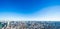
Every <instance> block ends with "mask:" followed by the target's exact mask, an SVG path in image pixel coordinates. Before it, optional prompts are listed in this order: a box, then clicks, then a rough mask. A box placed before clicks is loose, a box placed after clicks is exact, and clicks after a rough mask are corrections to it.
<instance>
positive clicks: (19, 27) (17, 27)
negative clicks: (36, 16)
mask: <svg viewBox="0 0 60 29" xmlns="http://www.w3.org/2000/svg"><path fill="white" fill-rule="evenodd" d="M0 29H60V22H52V21H9V22H8V21H2V22H1V21H0Z"/></svg>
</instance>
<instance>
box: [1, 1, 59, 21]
mask: <svg viewBox="0 0 60 29" xmlns="http://www.w3.org/2000/svg"><path fill="white" fill-rule="evenodd" d="M59 14H60V0H0V20H4V18H5V19H6V20H16V19H18V20H45V21H46V20H48V21H49V20H51V19H53V20H54V19H60V18H59V17H60V15H59Z"/></svg>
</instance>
